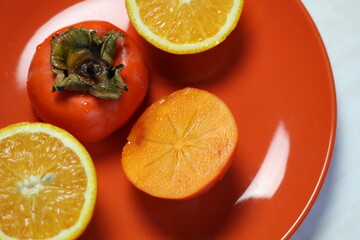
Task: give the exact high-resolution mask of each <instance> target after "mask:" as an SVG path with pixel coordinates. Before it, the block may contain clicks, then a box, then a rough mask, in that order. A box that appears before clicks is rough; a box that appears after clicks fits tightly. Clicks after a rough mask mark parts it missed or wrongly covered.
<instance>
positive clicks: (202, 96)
mask: <svg viewBox="0 0 360 240" xmlns="http://www.w3.org/2000/svg"><path fill="white" fill-rule="evenodd" d="M237 139H238V133H237V127H236V122H235V119H234V117H233V115H232V113H231V111H230V109H229V108H228V107H227V106H226V105H225V103H224V102H222V101H221V100H220V99H219V98H218V97H216V96H215V95H213V94H211V93H209V92H206V91H204V90H200V89H195V88H184V89H181V90H178V91H176V92H174V93H172V94H170V95H169V96H166V97H164V98H162V99H159V100H158V101H156V102H155V103H153V104H152V105H151V106H150V107H148V108H147V109H146V110H145V112H144V113H143V114H142V115H141V116H140V118H139V119H138V120H137V122H136V123H135V124H134V126H133V128H132V129H131V131H130V134H129V136H128V142H127V144H126V145H125V146H124V148H123V155H122V159H121V162H122V167H123V170H124V172H125V175H126V176H127V178H128V179H129V181H130V182H131V183H132V184H133V185H135V186H136V187H137V188H138V189H140V190H142V191H144V192H145V193H147V194H149V195H151V196H154V197H159V198H165V199H178V200H184V199H190V198H194V197H196V196H199V195H200V194H203V193H204V192H206V191H207V190H209V189H210V188H211V187H212V186H213V185H214V184H215V183H217V182H218V181H219V180H221V179H222V178H223V176H224V175H225V173H226V172H227V170H228V169H229V167H230V166H231V164H232V162H233V160H234V152H235V148H236V144H237Z"/></svg>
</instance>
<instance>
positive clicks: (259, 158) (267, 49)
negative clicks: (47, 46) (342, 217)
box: [0, 0, 336, 240]
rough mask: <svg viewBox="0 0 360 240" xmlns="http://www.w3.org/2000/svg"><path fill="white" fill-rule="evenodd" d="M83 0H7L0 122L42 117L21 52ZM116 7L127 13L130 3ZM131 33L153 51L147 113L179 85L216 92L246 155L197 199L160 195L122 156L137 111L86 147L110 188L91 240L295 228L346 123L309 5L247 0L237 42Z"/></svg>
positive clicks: (266, 235)
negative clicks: (185, 45)
mask: <svg viewBox="0 0 360 240" xmlns="http://www.w3.org/2000/svg"><path fill="white" fill-rule="evenodd" d="M75 2H76V1H75V0H63V1H56V2H55V1H48V0H37V1H4V2H3V3H2V7H1V9H0V13H1V14H0V16H1V17H0V18H1V21H0V26H1V28H0V29H1V36H2V37H1V44H0V50H1V54H0V64H1V65H0V68H1V72H0V84H1V85H0V86H1V87H0V99H1V105H0V116H1V117H0V127H3V126H5V125H8V124H11V123H15V122H19V121H36V120H37V119H36V118H35V117H34V115H33V112H32V110H31V108H30V104H29V100H28V98H27V94H26V91H25V88H24V87H23V83H24V82H22V84H21V81H24V80H22V79H20V80H19V79H18V78H17V75H16V72H17V66H18V61H19V57H20V55H21V53H22V51H23V49H24V47H25V45H26V44H27V42H28V41H29V39H30V38H31V37H32V36H33V34H34V33H35V32H36V30H37V29H38V28H39V27H41V25H42V24H44V23H45V22H46V21H47V20H49V19H50V18H51V17H52V16H54V15H56V14H57V13H59V12H60V11H61V10H63V9H65V8H67V7H69V6H71V5H73V4H75ZM88 2H89V4H90V3H94V2H96V1H95V0H93V1H88ZM111 2H114V0H112V1H111ZM115 2H116V1H115ZM84 10H85V9H84ZM108 11H109V12H110V11H119V14H121V13H123V12H124V5H123V1H119V4H118V6H115V7H113V8H109V9H108ZM74 14H75V13H74ZM77 15H79V14H77ZM103 15H104V14H103ZM105 15H106V14H105ZM124 18H127V17H126V14H125V15H124ZM114 24H117V23H116V22H115V23H114ZM125 30H127V31H128V33H129V34H131V35H132V36H133V37H134V38H135V39H136V40H137V41H138V43H139V46H140V47H141V48H142V49H143V51H144V54H145V57H146V60H147V63H148V66H149V69H150V72H151V75H150V77H151V85H150V89H149V94H148V96H147V99H146V100H145V102H144V104H143V106H142V108H141V109H140V110H139V112H138V114H140V113H141V111H143V110H144V108H145V107H146V106H148V105H149V104H151V103H152V102H154V101H155V100H156V99H158V98H160V97H162V96H164V95H166V94H169V93H170V92H172V91H174V90H176V89H180V88H183V87H185V86H192V87H198V88H202V89H206V90H208V91H210V92H212V93H214V94H216V95H217V96H219V97H220V98H221V99H222V100H223V101H224V102H225V103H227V104H228V106H229V107H230V109H231V110H232V112H233V114H234V117H235V118H236V121H237V125H238V131H239V142H238V147H237V152H236V158H235V161H234V164H233V165H232V167H231V168H230V169H229V171H228V173H227V174H226V175H225V177H224V178H223V180H222V181H220V182H219V183H218V184H217V185H215V186H214V187H213V188H212V189H211V190H210V191H208V192H207V193H206V194H204V195H202V196H200V197H198V198H195V199H192V200H188V201H169V200H162V199H157V198H153V197H150V196H148V195H146V194H144V193H142V192H140V191H138V190H136V189H135V188H134V187H133V186H132V185H131V184H130V183H129V182H128V181H127V179H126V178H125V176H124V173H123V172H122V169H121V164H120V157H121V150H122V146H123V144H124V143H125V141H126V136H127V134H128V133H129V129H130V127H131V125H132V123H133V122H134V121H135V120H136V117H137V116H138V115H137V116H134V119H133V120H131V121H130V122H129V124H128V125H127V126H126V127H125V128H123V129H122V130H119V131H117V132H116V133H115V134H113V135H112V136H111V137H109V138H107V139H105V140H104V141H102V142H99V143H95V144H86V147H87V149H88V150H89V151H90V153H91V154H92V156H93V159H94V162H95V166H96V170H97V173H98V181H99V191H98V202H97V206H96V209H95V213H94V218H93V220H92V221H91V223H90V225H89V227H88V228H87V230H86V232H85V233H84V235H83V237H82V238H81V239H179V238H184V239H192V238H195V239H205V238H206V239H235V238H236V239H266V240H268V239H281V238H288V237H289V236H291V234H292V233H293V232H294V231H295V230H296V228H297V227H298V226H299V224H300V223H301V222H302V220H303V219H304V217H305V216H306V214H307V212H308V211H309V209H310V207H311V205H312V204H313V202H314V201H315V198H316V196H317V195H318V193H319V190H320V188H321V185H322V183H323V181H324V178H325V175H326V172H327V169H328V167H329V163H330V159H331V155H332V150H333V145H334V138H335V126H336V99H335V89H334V83H333V78H332V72H331V68H330V64H329V61H328V58H327V54H326V51H325V48H324V46H323V43H322V40H321V38H320V36H319V34H318V32H317V29H316V27H315V25H314V23H313V22H312V20H311V18H310V17H309V15H308V13H307V12H306V10H305V9H304V7H303V6H302V4H301V2H300V1H299V0H294V1H282V0H273V1H267V0H251V1H245V5H244V11H243V15H242V16H241V19H240V22H239V24H238V27H237V28H236V29H235V31H234V32H233V33H232V34H231V35H230V36H229V37H228V39H226V40H225V42H223V43H222V44H220V45H219V46H218V47H216V48H214V49H212V50H210V51H207V52H204V53H201V54H197V55H192V56H176V55H171V54H167V53H164V52H161V51H160V50H158V49H156V48H154V47H152V46H150V45H149V44H147V43H146V42H144V41H143V40H142V39H141V38H140V37H139V36H138V35H137V34H136V33H135V31H134V29H133V28H132V27H129V29H125ZM23 70H24V69H23ZM25 70H26V69H25ZM0 204H1V203H0Z"/></svg>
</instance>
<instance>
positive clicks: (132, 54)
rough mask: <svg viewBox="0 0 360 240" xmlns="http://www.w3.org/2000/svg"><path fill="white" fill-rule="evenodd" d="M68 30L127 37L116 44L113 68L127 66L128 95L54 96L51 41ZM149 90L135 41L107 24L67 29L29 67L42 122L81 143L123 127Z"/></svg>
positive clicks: (32, 99)
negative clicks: (109, 98) (74, 29)
mask: <svg viewBox="0 0 360 240" xmlns="http://www.w3.org/2000/svg"><path fill="white" fill-rule="evenodd" d="M69 27H75V28H81V27H85V28H87V29H89V30H95V31H96V32H97V34H98V35H99V36H100V37H102V36H103V35H104V34H106V33H107V32H109V31H111V30H113V29H114V30H115V31H119V32H121V33H123V34H124V35H125V37H120V38H119V39H118V40H117V48H116V52H115V56H114V63H113V65H114V66H116V65H118V64H120V63H122V64H124V65H125V67H124V69H123V70H122V71H121V72H120V75H121V77H122V78H123V79H124V81H125V83H126V84H127V88H128V91H124V92H122V94H121V96H120V99H119V100H108V99H100V98H96V97H94V96H93V95H91V94H90V93H78V92H67V91H64V92H52V85H53V83H54V79H55V74H54V73H53V72H52V71H51V64H50V50H51V46H50V39H51V38H52V37H53V36H55V35H56V34H57V33H61V32H64V31H66V30H67V29H68V28H69ZM147 89H148V70H147V68H146V66H145V63H144V60H143V56H142V53H141V52H140V49H139V48H138V46H137V45H136V43H135V41H134V40H133V39H132V38H131V37H130V36H129V35H128V34H127V33H126V32H125V31H123V30H121V29H119V28H118V27H116V26H115V25H113V24H111V23H108V22H104V21H86V22H80V23H77V24H74V25H71V26H67V27H64V28H63V29H60V30H58V31H56V32H55V33H53V34H51V35H50V36H49V37H48V38H47V39H45V40H44V42H42V43H41V44H39V45H38V46H37V49H36V52H35V54H34V56H33V59H32V61H31V64H30V68H29V73H28V82H27V92H28V96H29V99H30V102H31V105H32V108H33V109H34V112H35V114H36V115H37V117H39V118H40V119H41V120H42V121H44V122H47V123H51V124H53V125H56V126H58V127H61V128H63V129H65V130H67V131H69V132H70V133H71V134H72V135H74V136H75V137H76V138H77V139H78V140H80V141H81V142H96V141H99V140H102V139H104V138H106V137H107V136H109V135H110V134H111V133H113V132H114V131H116V130H117V129H119V128H120V127H122V126H123V125H124V124H125V123H126V122H127V121H128V120H129V119H130V118H131V116H132V115H133V114H134V113H135V111H136V110H137V108H138V107H139V106H140V104H141V102H142V101H143V99H144V98H145V95H146V92H147Z"/></svg>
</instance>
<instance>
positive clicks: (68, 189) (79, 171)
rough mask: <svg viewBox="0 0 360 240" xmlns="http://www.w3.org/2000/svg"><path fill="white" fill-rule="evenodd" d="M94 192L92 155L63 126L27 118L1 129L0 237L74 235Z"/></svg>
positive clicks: (87, 212)
mask: <svg viewBox="0 0 360 240" xmlns="http://www.w3.org/2000/svg"><path fill="white" fill-rule="evenodd" d="M96 192H97V183H96V173H95V168H94V165H93V162H92V160H91V157H90V155H89V154H88V152H87V151H86V149H85V148H84V147H83V146H82V145H81V144H80V143H79V142H78V141H77V140H76V139H75V138H74V137H73V136H72V135H70V134H69V133H68V132H66V131H65V130H62V129H60V128H58V127H55V126H53V125H50V124H46V123H27V122H25V123H17V124H13V125H9V126H7V127H5V128H2V129H0V239H51V240H54V239H61V240H64V239H75V238H76V237H78V236H79V235H80V234H81V233H82V232H83V230H84V229H85V228H86V226H87V224H88V223H89V221H90V219H91V217H92V213H93V209H94V205H95V199H96Z"/></svg>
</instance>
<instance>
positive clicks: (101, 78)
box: [50, 27, 127, 99]
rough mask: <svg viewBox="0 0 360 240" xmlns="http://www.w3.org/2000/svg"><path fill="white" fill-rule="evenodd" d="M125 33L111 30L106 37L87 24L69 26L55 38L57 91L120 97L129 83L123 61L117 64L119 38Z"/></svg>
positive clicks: (53, 64)
mask: <svg viewBox="0 0 360 240" xmlns="http://www.w3.org/2000/svg"><path fill="white" fill-rule="evenodd" d="M123 36H124V35H123V34H121V33H119V32H117V33H115V32H114V31H110V32H108V33H107V34H105V35H104V37H103V39H100V37H99V36H98V35H97V33H96V32H95V31H89V30H88V29H86V28H73V27H71V28H69V29H68V30H67V31H65V32H63V33H60V34H59V35H58V36H57V37H53V38H52V39H51V56H50V63H51V65H52V71H53V72H54V73H55V74H56V78H55V82H54V85H53V91H64V90H67V91H77V92H82V93H83V92H89V93H91V94H92V95H94V96H96V97H99V98H103V99H119V98H120V95H121V91H127V86H126V84H125V82H124V81H123V79H122V78H121V76H120V74H119V73H120V71H121V70H122V69H123V68H124V65H123V64H119V65H117V66H114V67H113V66H112V65H113V58H114V54H115V51H116V41H117V39H118V38H119V37H123Z"/></svg>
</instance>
